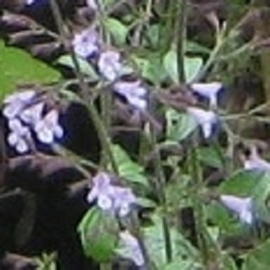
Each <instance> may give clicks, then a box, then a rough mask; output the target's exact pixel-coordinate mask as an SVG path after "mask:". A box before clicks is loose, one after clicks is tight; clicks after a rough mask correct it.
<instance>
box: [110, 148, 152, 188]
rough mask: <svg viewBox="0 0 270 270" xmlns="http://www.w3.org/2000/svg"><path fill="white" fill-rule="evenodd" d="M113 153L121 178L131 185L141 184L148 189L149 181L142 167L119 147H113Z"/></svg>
mask: <svg viewBox="0 0 270 270" xmlns="http://www.w3.org/2000/svg"><path fill="white" fill-rule="evenodd" d="M112 152H113V156H114V159H115V162H116V164H117V166H118V170H119V175H120V176H121V177H123V178H124V179H126V180H127V181H130V182H131V183H139V184H142V185H144V186H146V187H148V185H149V184H148V180H147V178H146V177H145V175H144V174H143V173H144V169H143V167H142V166H141V165H139V164H138V163H136V162H134V161H133V160H131V158H130V157H129V155H128V154H127V153H126V152H125V151H124V149H123V148H121V147H120V146H119V145H116V144H115V145H113V146H112Z"/></svg>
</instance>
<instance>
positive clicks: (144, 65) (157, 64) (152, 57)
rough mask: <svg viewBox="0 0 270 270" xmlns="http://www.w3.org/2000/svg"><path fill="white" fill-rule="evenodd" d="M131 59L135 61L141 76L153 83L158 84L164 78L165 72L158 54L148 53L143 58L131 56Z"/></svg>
mask: <svg viewBox="0 0 270 270" xmlns="http://www.w3.org/2000/svg"><path fill="white" fill-rule="evenodd" d="M132 60H133V61H134V62H135V65H136V67H137V69H139V71H140V74H141V76H142V77H143V78H146V79H148V80H149V81H151V82H153V83H154V84H160V83H161V82H162V81H163V80H165V78H166V72H165V70H164V67H163V65H162V61H161V59H160V57H159V55H157V54H151V53H149V54H148V55H145V56H144V58H142V57H137V56H132Z"/></svg>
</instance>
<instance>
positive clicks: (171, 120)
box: [166, 109, 197, 142]
mask: <svg viewBox="0 0 270 270" xmlns="http://www.w3.org/2000/svg"><path fill="white" fill-rule="evenodd" d="M166 123H167V127H166V130H167V139H168V140H172V141H176V142H180V141H182V140H184V139H186V138H187V137H188V136H189V135H190V134H191V133H192V132H193V131H194V130H195V129H196V127H197V123H196V121H195V120H194V118H193V117H192V116H190V115H189V114H187V113H179V112H177V111H176V110H173V109H168V110H167V111H166Z"/></svg>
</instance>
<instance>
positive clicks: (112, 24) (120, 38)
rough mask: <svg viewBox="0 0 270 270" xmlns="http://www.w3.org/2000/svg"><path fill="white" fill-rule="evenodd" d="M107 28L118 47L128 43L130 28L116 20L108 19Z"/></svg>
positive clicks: (105, 22)
mask: <svg viewBox="0 0 270 270" xmlns="http://www.w3.org/2000/svg"><path fill="white" fill-rule="evenodd" d="M104 25H105V28H106V29H107V30H108V32H109V33H110V34H111V35H112V37H113V40H114V42H115V44H116V45H123V44H125V43H126V37H127V34H128V27H127V26H126V25H124V24H123V23H122V22H120V21H119V20H117V19H115V18H106V19H105V20H104Z"/></svg>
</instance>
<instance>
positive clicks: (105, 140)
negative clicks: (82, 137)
mask: <svg viewBox="0 0 270 270" xmlns="http://www.w3.org/2000/svg"><path fill="white" fill-rule="evenodd" d="M50 4H51V9H52V12H53V15H54V19H55V21H56V24H57V27H58V30H59V33H60V38H61V41H62V43H63V44H64V45H65V47H66V48H70V47H71V46H70V44H69V42H68V39H67V38H66V36H67V35H66V32H65V29H64V25H65V24H64V20H63V18H62V15H61V12H60V10H59V7H58V4H57V2H56V0H50ZM71 58H72V61H73V64H74V67H75V73H76V77H77V78H78V80H79V85H80V88H81V95H82V98H83V100H84V101H85V102H86V105H87V108H88V110H89V113H90V115H91V118H92V120H93V124H94V126H95V128H96V130H97V132H98V135H99V139H100V141H101V144H102V149H103V151H104V152H103V155H107V157H108V158H109V160H110V163H111V166H112V169H113V171H114V172H115V173H117V171H118V167H117V164H116V163H115V160H114V157H113V154H112V152H111V147H110V145H111V142H110V137H109V135H108V134H107V131H106V128H105V127H104V125H103V124H102V121H101V119H100V116H99V114H98V112H97V110H96V107H95V105H94V103H93V100H89V97H88V86H87V84H86V82H85V80H84V77H83V75H82V73H81V71H80V65H79V63H78V60H77V57H76V55H75V53H74V50H73V49H72V48H71Z"/></svg>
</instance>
